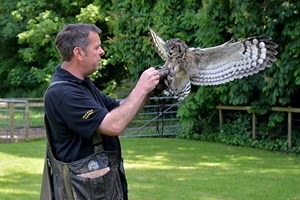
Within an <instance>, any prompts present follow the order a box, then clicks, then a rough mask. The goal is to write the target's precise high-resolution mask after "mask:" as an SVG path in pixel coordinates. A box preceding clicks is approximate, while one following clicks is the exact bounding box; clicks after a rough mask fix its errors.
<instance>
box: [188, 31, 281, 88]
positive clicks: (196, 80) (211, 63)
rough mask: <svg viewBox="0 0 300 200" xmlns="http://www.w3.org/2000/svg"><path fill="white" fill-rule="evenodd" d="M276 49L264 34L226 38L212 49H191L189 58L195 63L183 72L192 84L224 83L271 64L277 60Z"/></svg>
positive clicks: (275, 45) (256, 71)
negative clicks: (228, 39)
mask: <svg viewBox="0 0 300 200" xmlns="http://www.w3.org/2000/svg"><path fill="white" fill-rule="evenodd" d="M276 48H277V44H275V43H274V42H272V41H271V38H270V37H267V36H257V37H251V38H247V39H244V40H241V41H237V42H233V41H229V42H227V43H224V44H222V45H219V46H216V47H211V48H190V49H189V55H188V57H189V58H190V59H192V60H193V61H194V64H195V66H194V67H189V66H188V67H189V68H188V69H186V71H187V73H188V74H189V76H190V80H191V82H192V84H194V85H218V84H223V83H226V82H229V81H232V80H234V79H237V78H243V77H245V76H249V75H252V74H255V73H258V72H259V71H261V70H264V69H265V68H266V67H270V66H271V65H272V63H273V62H274V61H275V59H276V58H275V55H276V54H277V51H276V50H275V49H276ZM190 66H193V65H190Z"/></svg>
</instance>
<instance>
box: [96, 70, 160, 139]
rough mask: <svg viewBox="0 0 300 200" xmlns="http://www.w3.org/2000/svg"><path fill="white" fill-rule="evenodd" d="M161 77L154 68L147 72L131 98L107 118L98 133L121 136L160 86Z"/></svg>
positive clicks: (130, 95) (142, 76) (131, 94)
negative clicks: (152, 92) (151, 94)
mask: <svg viewBox="0 0 300 200" xmlns="http://www.w3.org/2000/svg"><path fill="white" fill-rule="evenodd" d="M159 77H160V76H159V72H158V71H157V70H155V69H154V68H149V69H147V70H145V71H144V72H143V74H142V75H141V77H140V79H139V81H138V82H137V84H136V86H135V88H134V89H133V90H132V92H131V93H130V94H129V96H128V97H127V98H126V99H125V100H123V101H122V102H121V103H120V106H119V107H117V108H115V109H114V110H112V111H111V112H109V113H108V114H107V115H106V116H105V118H104V119H103V121H102V123H101V124H100V126H99V127H98V129H97V132H99V133H102V134H105V135H110V136H117V135H120V134H121V133H122V132H123V130H124V129H125V128H126V127H127V126H128V125H129V123H130V122H131V121H132V120H133V118H134V117H135V116H136V114H137V113H138V112H139V110H140V109H141V108H142V107H143V106H144V104H145V102H146V101H147V100H148V98H149V93H150V92H151V91H152V90H153V89H154V88H155V87H156V85H157V84H158V82H159Z"/></svg>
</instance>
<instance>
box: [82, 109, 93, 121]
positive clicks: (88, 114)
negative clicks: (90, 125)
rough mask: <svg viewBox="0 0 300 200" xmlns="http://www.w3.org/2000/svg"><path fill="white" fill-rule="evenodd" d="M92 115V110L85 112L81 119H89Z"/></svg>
mask: <svg viewBox="0 0 300 200" xmlns="http://www.w3.org/2000/svg"><path fill="white" fill-rule="evenodd" d="M93 113H94V110H89V111H87V112H86V113H85V114H84V115H83V116H82V119H88V118H89V117H90V115H91V114H93Z"/></svg>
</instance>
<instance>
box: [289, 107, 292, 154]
mask: <svg viewBox="0 0 300 200" xmlns="http://www.w3.org/2000/svg"><path fill="white" fill-rule="evenodd" d="M289 109H290V107H289ZM291 148H292V112H288V149H289V150H290V149H291Z"/></svg>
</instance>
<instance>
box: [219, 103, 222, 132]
mask: <svg viewBox="0 0 300 200" xmlns="http://www.w3.org/2000/svg"><path fill="white" fill-rule="evenodd" d="M222 124H223V114H222V109H221V108H219V125H220V129H221V128H222Z"/></svg>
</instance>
